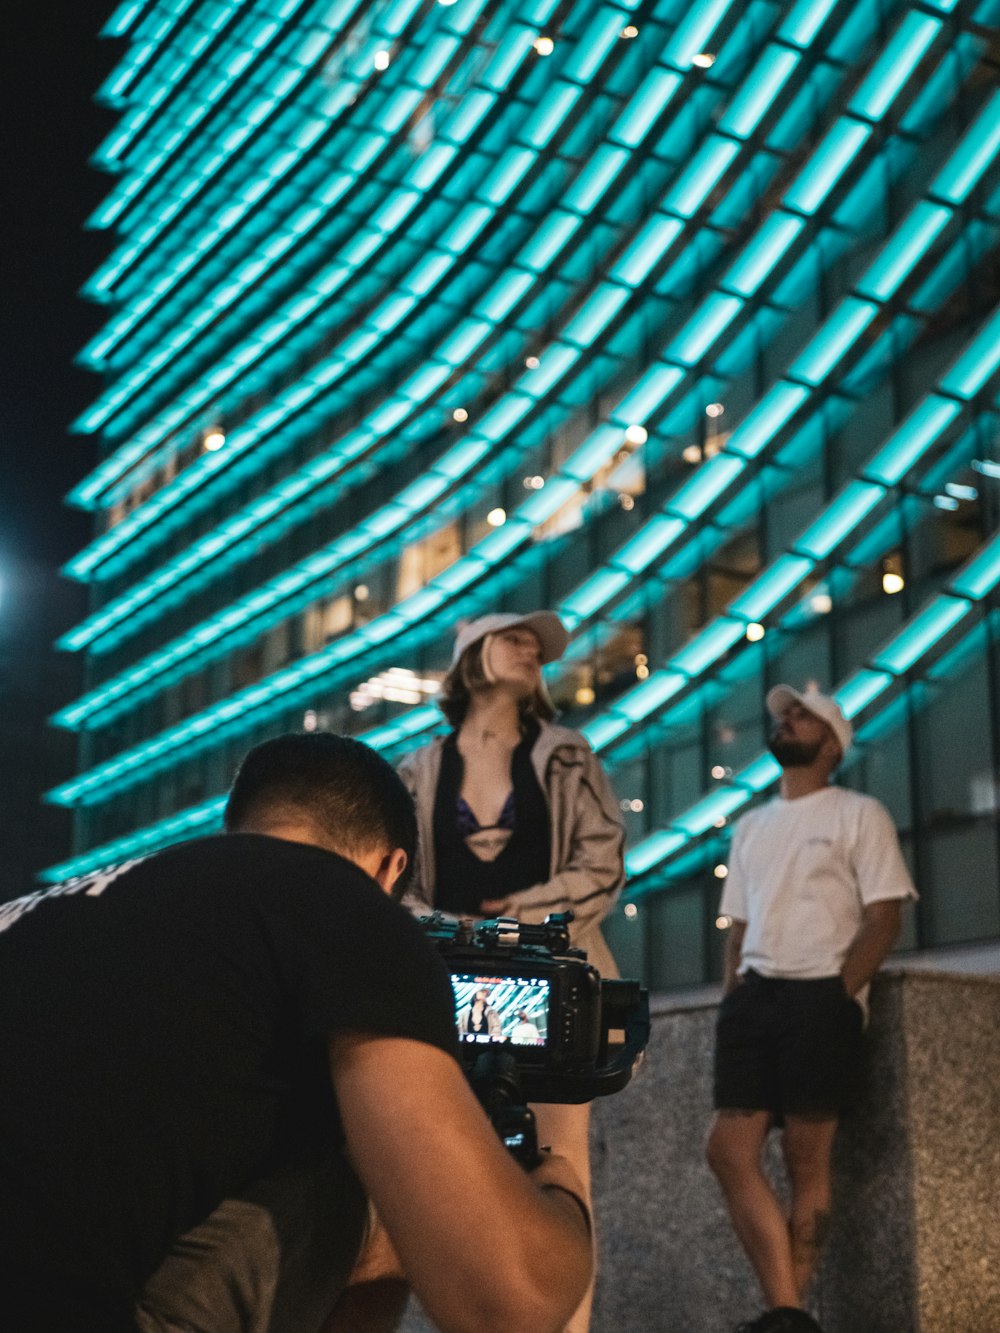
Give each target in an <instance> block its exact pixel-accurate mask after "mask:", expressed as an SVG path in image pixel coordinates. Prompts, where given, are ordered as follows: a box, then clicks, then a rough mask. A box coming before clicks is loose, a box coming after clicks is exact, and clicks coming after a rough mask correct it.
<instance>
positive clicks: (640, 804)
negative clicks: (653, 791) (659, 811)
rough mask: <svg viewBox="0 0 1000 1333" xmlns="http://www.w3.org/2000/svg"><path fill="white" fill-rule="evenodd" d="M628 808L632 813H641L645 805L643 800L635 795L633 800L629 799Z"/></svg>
mask: <svg viewBox="0 0 1000 1333" xmlns="http://www.w3.org/2000/svg"><path fill="white" fill-rule="evenodd" d="M628 808H629V809H630V810H631V811H632V813H633V814H634V815H641V814H642V812H643V810H645V808H646V805H645V802H644V801H641V800H640V799H639V798H638V797H635V798H634V799H633V800H631V801H629V803H628Z"/></svg>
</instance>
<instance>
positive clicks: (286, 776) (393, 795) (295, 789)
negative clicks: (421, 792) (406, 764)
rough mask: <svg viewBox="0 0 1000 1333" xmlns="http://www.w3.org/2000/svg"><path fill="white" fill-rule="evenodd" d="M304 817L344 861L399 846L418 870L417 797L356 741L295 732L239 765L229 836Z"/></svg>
mask: <svg viewBox="0 0 1000 1333" xmlns="http://www.w3.org/2000/svg"><path fill="white" fill-rule="evenodd" d="M303 817H305V818H306V819H308V820H309V821H310V822H311V823H313V824H315V825H316V826H317V827H318V828H319V829H321V830H322V831H323V832H324V833H325V834H326V836H327V837H328V839H329V841H330V844H331V845H332V846H333V847H334V848H336V849H337V850H338V851H340V852H342V853H343V854H344V855H345V856H348V857H351V856H353V855H354V854H357V853H361V854H365V853H368V852H372V851H385V852H390V851H393V850H394V849H395V848H397V847H401V848H402V849H403V851H404V852H405V853H406V859H407V864H408V865H411V866H412V864H413V857H414V853H415V851H416V845H417V817H416V813H415V812H414V808H413V798H412V797H411V796H410V793H409V792H408V791H407V790H406V788H405V786H404V785H403V783H402V780H401V779H400V777H399V775H398V774H397V773H396V772H395V770H394V769H393V768H392V766H391V765H390V764H388V763H387V762H386V761H385V760H384V759H383V758H382V756H381V755H380V754H378V753H377V752H376V751H375V750H373V749H372V748H371V746H370V745H365V743H364V742H363V741H359V740H355V739H354V738H353V737H352V736H338V735H336V734H335V733H334V732H331V731H313V732H303V733H296V732H290V733H289V734H288V735H285V736H276V737H274V739H273V740H269V741H262V742H261V744H260V745H255V746H254V748H253V749H252V750H251V751H250V752H249V753H248V754H247V755H246V757H245V758H244V760H243V762H242V763H241V764H240V767H239V770H238V771H237V774H236V777H235V779H234V781H233V785H232V788H231V790H230V792H229V799H228V801H227V802H226V810H225V814H224V816H223V821H224V824H225V828H226V831H227V832H229V833H241V832H242V833H247V832H252V831H254V830H264V829H266V827H267V826H268V825H273V824H276V823H280V822H283V821H294V820H296V819H299V820H301V819H302V818H303ZM401 886H402V879H401V880H400V887H401Z"/></svg>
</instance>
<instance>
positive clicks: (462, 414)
mask: <svg viewBox="0 0 1000 1333" xmlns="http://www.w3.org/2000/svg"><path fill="white" fill-rule="evenodd" d="M451 419H452V421H468V419H469V414H468V412H467V411H466V410H465V408H464V407H456V408H455V410H454V412H452V414H451Z"/></svg>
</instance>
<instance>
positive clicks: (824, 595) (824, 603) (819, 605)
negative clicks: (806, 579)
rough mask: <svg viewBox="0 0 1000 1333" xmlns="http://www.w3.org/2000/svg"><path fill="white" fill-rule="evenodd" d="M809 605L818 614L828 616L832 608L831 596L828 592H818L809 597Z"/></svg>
mask: <svg viewBox="0 0 1000 1333" xmlns="http://www.w3.org/2000/svg"><path fill="white" fill-rule="evenodd" d="M809 605H810V606H811V607H812V609H813V610H814V611H815V612H816V614H817V615H818V616H828V615H829V614H830V612H831V611H832V610H833V598H832V597H831V596H830V594H829V593H828V592H818V593H816V594H815V595H814V596H813V597H811V598H810V599H809Z"/></svg>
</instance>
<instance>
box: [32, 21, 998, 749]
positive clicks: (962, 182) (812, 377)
mask: <svg viewBox="0 0 1000 1333" xmlns="http://www.w3.org/2000/svg"><path fill="white" fill-rule="evenodd" d="M888 50H889V52H890V54H893V55H894V56H895V52H894V51H893V47H892V44H890V46H889V48H888ZM889 68H891V69H892V71H893V74H894V76H895V77H896V78H898V64H890V66H889ZM974 149H977V151H973V150H974ZM998 149H1000V94H998V95H997V96H996V97H995V98H994V99H993V100H992V101H991V102H990V103H989V104H988V105H987V107H986V108H985V110H984V111H983V113H982V115H981V117H980V118H979V120H978V121H977V122H976V124H975V125H974V126H973V127H972V128H971V130H970V133H969V135H968V136H967V138H966V139H965V140H963V142H962V144H961V145H959V147H958V148H957V149H956V151H955V153H954V154H953V155H952V158H951V159H950V160H949V162H948V163H947V164H946V165H945V167H944V168H943V169H942V170H941V171H940V172H939V173H938V175H937V177H936V178H935V179H934V180H933V181H932V183H931V186H930V189H929V192H928V194H929V197H931V198H933V199H936V200H947V201H948V202H947V203H936V204H933V205H931V204H927V203H925V202H924V201H921V202H920V203H918V204H917V205H916V206H915V208H914V209H913V210H912V212H911V214H910V215H909V216H908V217H907V218H906V219H905V220H904V222H903V224H902V225H901V227H900V228H899V230H898V231H897V233H896V234H895V235H894V236H893V238H892V239H891V240H890V242H889V243H888V244H887V245H886V246H885V247H884V249H883V251H882V253H881V254H880V255H879V257H878V258H877V259H876V261H875V262H874V263H873V265H871V266H870V268H869V270H868V271H867V272H866V274H865V275H864V276H863V277H862V278H861V279H860V280H859V282H858V284H857V288H856V290H857V291H859V292H860V293H868V292H869V291H870V292H871V293H872V295H873V297H874V298H875V299H874V300H872V301H868V302H858V301H856V300H854V299H853V298H851V299H849V301H848V302H845V303H844V304H843V305H842V306H841V307H840V308H839V309H838V310H837V311H835V312H834V314H833V315H832V316H831V318H830V319H829V320H828V321H827V322H826V323H825V324H824V325H823V326H822V328H821V329H820V330H819V331H818V332H817V334H816V335H815V337H814V338H813V339H812V340H811V342H810V344H809V346H808V347H807V349H806V350H805V351H804V353H803V354H802V356H801V357H800V358H798V360H797V361H796V362H795V363H794V364H793V365H792V367H791V368H790V370H789V372H788V374H789V379H790V380H796V379H797V380H799V381H804V382H805V383H806V384H807V385H808V386H809V387H810V388H816V387H817V386H818V384H819V383H821V381H822V379H823V378H824V377H825V375H826V374H827V373H828V372H829V370H830V369H831V367H832V365H833V364H834V363H835V361H836V360H838V359H840V358H841V357H842V356H843V355H845V354H846V352H847V351H848V350H849V347H850V345H851V344H852V342H854V341H855V340H856V339H857V338H858V337H859V336H860V334H861V333H862V332H863V331H864V330H865V329H866V328H867V327H868V324H869V323H870V322H871V320H872V319H873V318H874V316H875V314H876V313H877V310H878V306H877V304H875V301H885V300H888V299H889V298H890V297H892V296H893V295H894V294H895V292H896V291H897V290H898V288H899V286H900V285H901V283H902V282H903V281H904V279H905V278H906V277H907V276H908V274H909V273H910V272H911V271H912V269H913V268H914V267H915V265H916V264H917V263H918V262H919V260H920V259H921V258H922V257H923V255H924V253H926V251H927V249H928V248H929V246H930V245H931V243H932V242H933V241H934V240H935V239H936V238H937V237H938V235H939V234H940V233H941V231H942V230H943V228H944V226H945V225H946V224H947V222H948V221H950V219H951V217H952V215H953V212H954V208H955V207H956V206H957V204H959V203H960V202H961V201H962V199H963V198H964V197H966V196H967V194H968V192H969V190H970V189H971V188H972V187H973V186H974V184H975V183H976V181H977V180H978V179H979V177H980V176H981V174H982V172H983V171H984V170H985V169H986V167H987V166H988V165H989V164H990V163H991V162H992V160H993V157H994V155H995V153H996V152H997V150H998ZM970 163H972V164H973V166H972V167H970V165H969V164H970ZM973 168H974V169H973ZM915 222H916V223H917V224H918V225H917V226H914V223H915ZM741 262H742V260H741V259H738V260H737V264H736V267H737V268H739V266H740V264H741ZM731 272H732V270H730V274H728V275H727V276H725V277H724V278H723V280H722V287H723V289H724V288H725V287H726V285H727V282H728V281H731ZM763 276H764V274H763V273H762V274H761V280H762V279H763ZM709 308H710V307H709ZM703 309H704V307H703ZM859 311H860V312H861V316H862V317H861V318H860V319H859V318H858V312H859ZM679 341H680V342H681V344H682V345H684V344H686V337H685V334H684V333H682V334H681V337H680V340H679ZM676 355H677V353H676V351H675V356H676ZM531 378H532V376H528V377H526V379H527V382H528V383H530V380H531ZM781 392H782V389H781V386H780V385H779V386H776V396H777V395H778V394H780V393H781ZM785 392H786V394H787V396H785V397H784V399H783V401H784V402H785V403H787V405H788V406H789V408H791V409H792V410H798V409H799V408H800V407H801V406H802V405H803V403H804V402H805V399H806V395H805V393H804V391H803V390H802V389H801V386H800V385H799V386H797V385H796V384H795V383H794V382H793V383H791V384H790V385H788V386H786V388H785ZM404 396H405V395H404ZM769 406H770V405H769V404H768V402H767V400H765V402H764V403H763V404H762V407H763V408H764V409H765V411H766V410H767V409H768V408H769ZM380 410H382V409H380ZM784 422H785V417H784V415H783V413H782V412H781V411H779V412H776V413H775V414H774V415H773V418H772V420H771V422H770V423H769V428H768V429H769V434H765V433H764V432H763V431H762V429H761V428H760V424H759V418H758V419H755V418H753V417H751V418H750V419H749V421H748V422H747V423H745V425H744V427H743V428H741V430H742V431H743V432H744V434H742V435H741V430H737V431H736V433H735V435H734V436H733V437H732V438H731V439H730V440H729V442H728V444H727V448H726V451H725V454H727V455H728V454H729V453H730V452H732V453H733V454H735V455H737V456H739V455H743V456H744V457H747V456H749V455H750V454H751V453H752V452H759V450H760V449H761V448H763V447H764V445H765V444H766V443H767V442H768V439H769V438H770V436H773V434H774V433H775V432H776V431H777V430H778V429H780V427H781V426H782V425H784ZM472 435H473V438H474V437H475V432H472ZM747 436H749V439H750V441H751V444H750V445H749V446H747V445H746V444H745V443H744V440H745V438H746V437H747ZM491 445H492V446H494V447H495V445H496V440H495V439H494V440H492V441H490V440H486V439H483V440H482V441H481V444H480V447H479V448H478V450H477V449H476V446H475V444H474V443H472V444H470V442H468V441H463V442H462V443H461V444H460V445H459V446H457V447H456V449H454V450H452V451H451V455H446V457H445V459H444V460H443V461H442V464H439V465H437V467H436V468H435V471H436V472H437V473H438V479H437V481H436V483H435V482H434V481H433V480H432V478H433V475H434V473H432V474H430V475H428V476H425V477H424V478H422V479H421V480H420V481H418V482H417V483H415V484H414V485H413V486H411V487H410V488H409V491H408V492H404V493H401V494H400V495H399V496H397V497H396V499H394V501H393V502H392V504H391V505H390V506H387V507H386V509H385V510H383V511H382V512H377V513H375V514H374V515H372V517H371V519H369V520H367V521H366V522H364V523H362V524H360V525H359V526H357V527H356V528H354V529H353V530H352V531H351V532H350V533H348V534H346V535H345V536H344V537H343V538H340V539H338V540H337V541H335V542H334V543H332V544H331V545H330V546H329V547H328V548H326V549H325V551H323V552H317V553H314V554H313V555H311V556H309V557H308V558H307V559H306V560H304V561H303V562H302V563H301V564H300V566H299V567H298V568H297V569H296V568H294V567H293V568H292V569H289V570H286V571H284V572H283V573H282V574H281V575H279V576H276V578H275V579H273V580H272V581H271V583H270V585H268V586H266V587H265V588H263V589H257V590H256V591H254V592H252V593H248V594H247V595H246V596H245V597H244V598H243V599H242V601H241V602H237V603H235V604H230V605H229V606H228V607H226V608H225V609H224V610H223V611H222V612H220V613H219V614H218V615H217V616H216V618H215V619H214V621H210V622H207V623H202V624H201V625H197V626H195V627H193V628H192V629H191V630H190V631H189V632H188V633H187V634H186V635H184V636H181V638H179V639H178V640H176V641H175V642H174V643H173V644H172V645H170V647H169V648H166V649H159V650H157V652H156V653H154V654H151V655H150V656H149V657H147V658H146V659H145V660H143V661H141V662H139V663H137V664H134V665H133V666H132V667H130V668H128V669H127V670H126V671H125V672H124V673H121V674H120V675H119V677H118V678H117V679H116V680H111V681H106V682H104V683H103V684H102V685H101V686H99V687H97V688H96V689H95V690H94V691H92V692H91V694H90V695H89V696H87V697H85V698H84V699H83V700H81V701H80V702H79V703H78V704H77V705H75V706H73V707H71V708H68V709H65V710H63V711H62V712H61V713H60V714H59V715H57V718H56V721H57V722H59V723H60V724H62V725H69V726H75V725H80V724H81V723H82V722H83V721H85V720H86V719H87V718H88V717H89V716H90V715H91V714H93V713H97V712H100V711H102V710H103V709H105V708H107V707H109V706H111V705H113V704H114V702H115V701H116V700H117V699H118V698H120V697H121V696H123V695H124V694H126V693H127V692H128V691H129V690H131V689H134V688H136V687H138V686H140V685H142V684H144V683H145V682H146V681H148V680H150V679H152V678H154V677H155V676H157V675H159V674H160V673H163V672H167V671H169V669H170V668H171V666H173V665H174V664H176V663H188V662H189V661H190V657H191V654H192V653H193V652H194V651H197V650H198V649H201V648H204V647H205V645H206V644H208V643H210V642H211V641H212V640H213V638H215V637H219V636H221V635H223V634H226V633H230V632H232V631H233V630H234V629H235V628H237V627H238V626H239V625H240V624H241V623H243V622H245V621H247V620H249V619H252V618H255V617H258V616H260V615H261V614H262V613H263V612H264V611H266V610H267V609H268V606H269V603H270V604H272V605H273V604H274V603H275V602H278V603H280V602H282V601H283V600H284V599H285V598H287V597H289V596H291V595H292V594H293V593H295V592H297V591H300V590H301V589H302V588H304V587H307V586H308V585H309V584H310V583H314V582H315V581H316V580H317V579H319V578H321V577H326V576H329V575H330V574H331V573H333V572H335V570H336V569H337V566H338V564H343V563H345V562H346V561H347V560H348V559H350V558H351V557H356V556H357V555H358V554H359V553H360V552H366V553H367V552H370V551H371V550H372V549H373V547H374V546H375V544H376V543H377V541H378V540H379V538H380V537H381V536H384V535H385V534H386V533H387V532H388V531H391V530H392V529H393V528H399V527H401V526H402V525H403V524H404V523H405V522H406V521H407V519H408V518H409V517H410V516H411V515H413V514H415V513H417V512H419V511H421V510H422V509H426V508H427V507H429V506H433V505H434V504H437V503H439V502H440V500H441V498H442V496H443V494H444V493H445V491H446V489H447V488H448V487H449V486H450V485H451V484H452V483H453V482H454V480H455V478H456V476H457V475H458V473H457V471H456V468H455V465H454V462H453V461H452V460H454V459H456V458H457V459H459V460H461V462H462V466H463V467H469V466H471V465H472V463H473V462H474V461H477V459H478V458H481V457H482V456H483V454H484V452H485V451H486V449H487V448H488V447H489V446H491ZM709 470H710V472H714V473H715V474H717V475H719V474H721V475H722V476H723V478H728V479H731V477H732V476H733V475H735V474H736V473H738V471H739V463H738V462H737V461H736V460H734V459H730V458H728V457H724V458H723V459H722V465H721V467H711V466H710V469H709ZM734 470H735V471H734ZM306 471H307V476H308V469H307V470H306ZM292 480H293V483H294V478H293V479H292ZM895 481H898V476H896V477H894V478H892V479H890V482H889V484H894V482H895ZM287 484H288V483H287V482H286V483H282V486H286V485H287ZM691 485H692V488H693V489H694V490H695V491H696V492H698V498H697V499H696V500H694V501H692V500H691V499H690V497H689V496H686V495H685V494H683V493H682V494H681V495H679V496H675V497H673V499H672V500H671V501H670V502H668V505H667V506H665V513H666V514H667V516H668V518H672V520H673V521H672V523H670V522H668V523H666V524H664V523H663V522H662V520H661V521H659V522H657V523H654V524H653V525H652V526H650V525H647V527H646V528H645V529H643V530H642V531H640V533H639V534H637V536H636V537H635V538H633V539H632V540H631V541H630V542H629V543H628V546H627V548H626V549H625V550H624V551H623V552H622V554H621V556H620V558H619V561H618V562H612V563H611V564H610V565H608V566H605V567H604V568H602V569H600V570H598V571H596V572H595V573H594V575H592V576H591V578H590V579H588V580H587V582H586V583H585V584H584V585H583V587H582V588H581V589H579V590H578V592H577V593H576V594H574V595H573V596H571V597H570V598H568V599H567V600H566V601H565V602H564V603H563V607H562V610H563V613H564V614H565V615H566V616H567V618H568V619H569V620H570V622H571V623H573V624H577V623H579V622H580V621H581V620H582V619H584V618H585V617H586V616H588V615H592V614H593V613H594V612H595V611H597V610H599V609H602V607H603V606H604V604H605V603H606V602H607V601H608V599H609V598H610V597H611V596H613V595H614V594H615V593H617V592H619V591H620V590H621V589H622V588H624V587H625V586H626V585H627V583H628V582H629V581H630V580H632V579H634V578H635V577H636V575H638V574H639V573H641V572H642V571H643V570H644V568H645V567H647V566H648V564H649V563H650V561H651V560H652V559H653V558H654V557H655V558H659V557H662V555H663V554H664V553H665V551H666V549H667V544H668V541H669V540H670V539H671V538H677V537H680V536H682V535H683V534H684V533H685V532H687V531H688V527H689V524H690V522H691V521H692V520H693V519H694V518H697V517H698V514H699V512H700V510H699V509H698V507H697V506H699V505H700V506H701V508H702V509H703V508H704V507H705V506H706V504H707V503H708V501H709V500H710V499H712V498H714V492H713V491H712V490H711V489H708V488H707V487H706V482H705V470H704V469H702V471H701V473H700V474H699V476H698V477H697V478H695V479H694V481H693V483H692V484H691ZM299 489H300V493H303V492H304V491H305V490H306V489H308V483H307V482H304V483H300V484H299ZM869 494H870V496H871V497H872V503H874V500H875V498H877V496H879V495H880V494H881V492H880V491H877V488H872V489H870V491H869ZM845 506H846V513H847V518H848V521H849V522H853V521H856V520H857V518H859V517H860V516H861V512H862V511H861V509H860V508H859V500H858V497H857V494H853V495H852V496H850V497H849V498H848V500H846V501H845ZM233 522H235V523H237V524H238V523H240V522H243V523H245V522H246V520H235V521H233ZM220 545H221V538H220V536H219V534H218V533H215V534H211V535H210V536H208V537H206V538H204V539H202V541H201V542H200V543H195V544H194V545H193V546H191V547H190V548H188V549H187V550H186V551H183V552H181V553H180V555H179V556H178V557H176V559H175V561H174V562H173V569H168V570H167V571H166V572H164V571H161V572H160V573H159V574H157V575H155V576H153V579H152V580H150V581H147V582H146V583H144V584H142V585H139V586H140V589H141V588H145V589H150V588H151V587H152V588H155V587H156V586H158V585H157V583H156V582H155V580H160V581H169V579H170V578H171V577H174V576H176V575H177V569H178V566H180V567H181V568H193V569H198V568H201V567H204V566H205V564H206V562H207V561H209V560H210V559H217V558H218V556H219V551H220ZM792 567H794V566H788V567H787V569H790V568H792ZM787 569H786V571H785V572H779V573H777V574H776V575H775V576H774V578H775V579H776V580H777V581H778V582H779V583H780V582H782V581H783V580H784V579H786V578H787V577H788V572H787ZM804 570H805V567H803V571H804ZM799 577H802V573H800V575H799ZM150 595H151V593H150ZM140 598H141V593H140V591H139V589H136V588H133V589H132V590H131V591H130V592H129V593H127V594H126V595H125V596H124V597H123V598H120V599H119V600H118V602H117V603H115V604H112V607H106V608H104V610H103V612H101V613H98V614H97V615H96V616H95V617H91V621H90V624H91V626H92V627H94V626H95V622H96V623H101V621H102V618H107V619H110V618H111V616H112V615H117V616H118V617H119V618H124V617H126V616H132V615H134V613H135V611H136V609H137V608H138V606H139V605H141V600H140ZM113 607H117V609H116V610H113V609H112V608H113ZM760 614H761V612H760V611H759V609H758V610H757V611H756V612H754V611H753V609H752V608H751V609H749V610H748V611H747V615H748V618H750V619H757V618H759V615H760ZM735 632H736V631H734V633H735ZM83 641H84V642H86V641H87V640H86V639H84V640H83ZM76 643H77V640H76V639H75V638H74V637H73V635H72V633H71V635H69V636H67V638H66V639H65V640H64V645H65V646H76ZM724 646H726V645H723V644H721V643H720V644H719V648H720V649H721V648H722V647H724ZM647 687H648V688H647V693H651V692H652V691H653V689H654V682H653V681H650V682H647ZM656 688H659V685H658V684H657V685H656ZM606 725H607V726H611V725H613V724H612V723H611V722H610V721H609V722H608V723H607V724H606ZM602 734H603V733H602Z"/></svg>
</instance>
